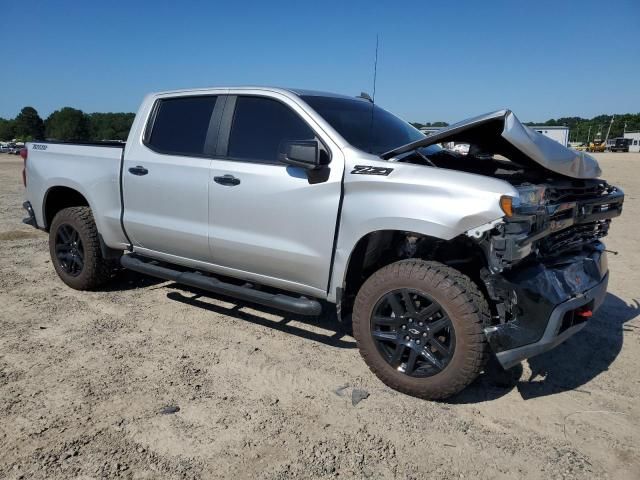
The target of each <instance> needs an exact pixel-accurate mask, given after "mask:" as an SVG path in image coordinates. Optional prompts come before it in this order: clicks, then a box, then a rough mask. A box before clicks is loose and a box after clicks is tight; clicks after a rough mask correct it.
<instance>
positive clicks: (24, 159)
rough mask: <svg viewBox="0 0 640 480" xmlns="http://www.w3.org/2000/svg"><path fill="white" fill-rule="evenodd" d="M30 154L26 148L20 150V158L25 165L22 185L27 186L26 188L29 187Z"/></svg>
mask: <svg viewBox="0 0 640 480" xmlns="http://www.w3.org/2000/svg"><path fill="white" fill-rule="evenodd" d="M28 153H29V150H27V149H26V148H23V149H21V150H20V156H21V157H22V160H23V161H24V165H23V167H22V184H23V185H24V186H25V188H26V187H27V154H28Z"/></svg>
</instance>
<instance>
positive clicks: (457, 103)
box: [0, 0, 640, 122]
mask: <svg viewBox="0 0 640 480" xmlns="http://www.w3.org/2000/svg"><path fill="white" fill-rule="evenodd" d="M0 6H1V7H2V8H0V17H1V18H2V28H1V29H0V59H2V69H3V70H4V71H3V72H2V74H0V116H2V117H13V116H15V115H16V114H17V113H18V111H19V110H20V108H22V107H23V106H25V105H32V106H34V107H35V108H36V109H37V110H38V111H39V112H40V114H41V116H43V117H45V116H46V115H48V114H50V113H51V112H52V111H53V110H56V109H58V108H61V107H64V106H73V107H76V108H80V109H82V110H84V111H86V112H93V111H135V110H136V109H137V107H138V104H139V103H140V101H141V99H142V97H143V95H144V94H146V93H148V92H150V91H157V90H167V89H174V88H188V87H201V86H214V85H232V84H260V85H283V86H292V87H299V88H311V89H319V90H327V91H335V92H339V93H344V94H353V95H357V94H359V93H360V92H361V91H367V92H371V91H372V78H373V60H374V50H375V38H376V34H379V35H380V48H379V59H378V82H377V97H376V101H377V103H379V104H380V105H381V106H383V107H385V108H387V109H389V110H391V111H393V112H394V113H396V114H398V115H400V116H401V117H403V118H405V119H407V120H409V121H420V122H424V121H438V120H445V121H449V122H451V121H456V120H460V119H462V118H465V117H468V116H472V115H475V114H479V113H484V112H487V111H490V110H495V109H498V108H503V107H508V108H511V109H512V110H513V111H514V112H516V114H517V115H518V116H519V117H520V118H521V119H522V120H526V121H542V120H546V119H548V118H551V117H559V116H565V115H580V116H585V117H590V116H593V115H597V114H600V113H625V112H633V113H636V112H640V1H639V0H610V1H607V2H604V1H589V0H586V1H578V0H574V1H559V0H556V1H547V0H540V1H531V2H525V1H513V0H512V1H490V0H486V1H447V2H444V1H438V2H435V1H426V0H423V1H420V2H399V1H396V2H390V1H389V2H387V1H377V2H376V1H368V2H357V1H347V0H343V1H335V2H334V1H330V0H327V1H314V2H302V1H300V2H278V1H276V0H272V1H268V2H255V3H254V2H247V1H236V2H220V3H219V4H218V2H214V1H189V0H184V1H179V2H178V1H173V2H163V1H160V0H156V1H134V0H130V1H109V2H107V1H104V2H102V1H101V2H92V1H61V0H59V1H51V0H49V1H32V0H16V1H14V0H2V1H1V2H0Z"/></svg>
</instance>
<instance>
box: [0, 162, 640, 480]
mask: <svg viewBox="0 0 640 480" xmlns="http://www.w3.org/2000/svg"><path fill="white" fill-rule="evenodd" d="M599 158H600V159H601V160H602V166H603V169H604V172H605V175H604V177H605V178H607V179H608V180H609V181H611V182H613V183H616V184H619V185H621V186H622V187H623V188H624V189H625V190H626V193H627V198H626V203H625V214H624V215H623V217H622V218H621V219H619V220H617V221H616V222H614V226H613V228H612V232H611V235H610V237H609V239H608V247H609V248H610V249H611V250H615V251H619V252H620V254H619V255H617V256H614V255H611V256H610V260H609V263H610V268H611V271H612V278H611V283H610V293H609V295H608V297H607V300H606V303H605V304H604V306H603V308H602V309H601V310H600V311H599V313H598V314H597V315H596V316H595V317H594V318H593V319H592V320H591V323H590V325H589V326H588V327H587V328H586V329H585V330H583V331H582V332H581V333H580V334H578V335H576V336H575V337H573V338H572V339H570V340H569V341H568V342H566V344H565V345H563V346H562V347H560V348H558V349H557V350H555V351H553V352H550V353H548V354H546V355H544V356H542V357H540V358H536V359H533V360H531V361H530V362H528V363H527V362H525V363H524V364H523V365H522V367H521V368H520V369H517V370H516V375H515V377H514V381H513V382H512V383H511V384H510V385H505V384H501V383H498V382H497V381H496V378H495V377H492V376H487V375H484V376H483V377H481V378H480V379H479V380H478V381H477V382H476V383H475V384H473V385H472V386H471V387H470V388H469V389H467V390H466V391H465V392H463V393H462V394H461V395H459V396H458V397H456V398H454V399H453V400H452V401H450V402H447V403H435V402H427V401H421V400H416V399H414V398H410V397H407V396H404V395H402V394H399V393H396V392H394V391H392V390H390V389H388V388H386V387H385V386H384V385H382V384H381V383H380V382H379V381H378V380H377V379H376V378H375V377H374V376H373V375H372V374H371V373H370V372H369V371H368V369H367V367H366V366H365V364H364V362H363V361H362V360H361V359H360V356H359V354H358V351H357V350H356V349H355V348H354V347H355V342H354V340H353V338H352V337H350V336H349V335H348V334H347V333H345V331H344V330H343V329H342V328H341V327H340V326H339V325H337V324H335V323H333V322H331V321H328V320H324V321H320V322H317V321H308V320H304V319H301V318H292V317H289V316H285V317H283V316H282V315H280V314H278V313H277V312H272V311H267V310H265V309H259V310H256V309H254V308H251V307H249V306H247V305H244V304H241V305H236V304H232V303H227V302H224V301H221V300H219V299H214V298H211V297H207V296H199V295H198V294H197V293H196V292H193V291H190V290H185V289H183V288H180V287H179V286H177V285H175V284H172V283H169V282H166V283H158V282H157V281H155V280H151V279H148V278H144V277H142V276H139V275H136V274H133V273H127V274H123V275H122V276H121V277H120V278H119V280H118V281H117V282H116V283H115V284H113V285H112V286H111V287H110V288H109V289H108V290H106V291H101V292H91V293H86V292H77V291H74V290H71V289H69V288H67V287H66V286H65V285H64V284H63V283H62V282H61V281H59V280H58V278H57V276H56V274H55V273H54V270H53V268H52V266H51V263H50V260H49V253H48V247H47V236H46V234H45V233H42V232H39V231H36V230H34V229H32V228H30V227H28V226H26V225H23V224H22V223H21V218H22V216H23V212H22V211H21V203H22V193H23V188H22V185H21V181H20V169H21V160H20V158H19V157H13V156H11V157H9V156H8V155H0V247H1V248H2V256H1V257H0V331H1V332H2V333H1V334H0V445H1V446H2V448H0V478H96V477H110V478H111V477H123V478H154V479H155V478H230V477H231V478H269V479H271V478H274V479H284V478H330V477H340V478H364V477H371V478H416V479H417V478H445V479H446V478H474V479H475V478H518V477H519V478H545V479H547V478H615V479H619V478H636V479H637V478H640V401H639V400H638V399H639V398H640V375H639V374H638V371H639V370H638V369H639V365H640V342H639V339H640V321H639V309H640V303H639V302H638V299H640V273H639V272H640V258H639V257H638V253H639V249H638V246H639V243H638V233H639V228H638V218H640V201H639V200H638V197H637V193H636V192H638V191H640V176H639V175H638V171H639V169H640V155H639V154H602V155H600V156H599ZM354 388H357V389H364V390H366V391H368V392H369V394H370V396H369V397H368V398H366V399H365V400H363V401H361V402H360V403H358V404H357V405H355V406H354V405H352V391H353V389H354ZM167 406H178V407H179V408H180V410H179V411H178V412H175V413H169V414H167V413H162V409H163V408H164V407H167Z"/></svg>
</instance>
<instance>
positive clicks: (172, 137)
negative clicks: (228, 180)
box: [148, 96, 217, 155]
mask: <svg viewBox="0 0 640 480" xmlns="http://www.w3.org/2000/svg"><path fill="white" fill-rule="evenodd" d="M216 98H217V97H211V96H208V97H178V98H168V99H166V100H160V104H159V106H158V112H157V113H156V119H155V121H154V123H153V130H152V132H151V137H150V138H149V141H148V144H149V146H151V147H152V148H154V149H155V150H158V151H160V152H166V153H176V154H180V155H202V154H203V153H204V144H205V140H206V138H207V131H208V130H209V120H210V119H211V113H212V112H213V107H214V106H215V104H216Z"/></svg>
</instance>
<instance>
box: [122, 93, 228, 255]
mask: <svg viewBox="0 0 640 480" xmlns="http://www.w3.org/2000/svg"><path fill="white" fill-rule="evenodd" d="M223 98H224V97H219V96H215V95H201V96H176V97H167V98H161V99H158V100H156V103H155V104H154V107H153V110H152V112H151V114H150V116H149V118H150V120H149V122H148V124H147V125H146V130H145V133H144V136H143V139H142V142H141V143H140V144H135V145H127V149H128V150H127V152H126V153H125V161H124V169H123V173H122V179H123V196H124V205H125V209H124V225H125V229H126V232H127V234H128V235H129V237H130V239H131V241H132V243H133V245H134V246H135V248H136V250H138V251H141V252H143V253H147V254H153V253H154V252H157V253H162V254H167V255H170V256H175V257H183V258H188V259H192V260H199V261H205V262H208V261H210V260H211V259H210V254H209V252H210V250H209V239H208V235H209V232H208V221H209V170H210V168H211V155H212V153H213V152H214V151H215V143H216V140H217V133H218V132H217V128H216V126H217V124H216V118H219V116H220V115H219V114H221V112H222V107H223V105H222V103H223ZM218 112H219V114H218ZM216 115H217V116H216ZM176 260H178V259H176Z"/></svg>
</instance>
